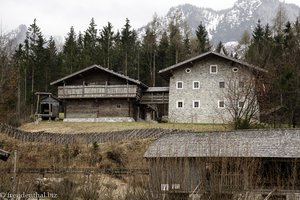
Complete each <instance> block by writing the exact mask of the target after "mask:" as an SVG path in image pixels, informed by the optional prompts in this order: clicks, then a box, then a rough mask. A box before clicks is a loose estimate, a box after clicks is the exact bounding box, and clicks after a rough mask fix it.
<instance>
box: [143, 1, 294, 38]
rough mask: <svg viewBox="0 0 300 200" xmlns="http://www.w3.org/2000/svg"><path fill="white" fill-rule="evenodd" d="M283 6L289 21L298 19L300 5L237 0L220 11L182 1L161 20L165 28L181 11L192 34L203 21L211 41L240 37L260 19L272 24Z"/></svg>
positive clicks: (264, 22)
mask: <svg viewBox="0 0 300 200" xmlns="http://www.w3.org/2000/svg"><path fill="white" fill-rule="evenodd" d="M280 7H281V8H282V9H284V10H285V13H286V15H287V19H288V20H290V21H295V20H296V18H297V17H299V16H300V8H299V7H298V6H296V5H294V4H286V3H283V2H281V1H279V0H237V1H236V2H235V3H234V5H233V7H232V8H229V9H224V10H220V11H216V10H213V9H210V8H200V7H197V6H193V5H191V4H183V5H179V6H176V7H172V8H171V9H170V10H169V12H168V13H167V14H166V16H163V17H161V18H160V20H161V24H162V28H165V27H167V24H168V22H169V21H170V19H171V18H172V17H173V16H174V15H175V13H176V12H177V13H180V15H181V16H182V19H183V20H185V21H186V23H187V24H188V26H189V28H190V30H191V33H192V34H195V30H196V29H197V27H198V25H199V24H200V23H202V24H204V25H205V26H206V29H207V31H208V33H209V36H210V39H211V41H212V43H213V44H217V43H218V42H219V41H222V42H230V41H239V40H240V38H241V36H242V34H243V32H244V31H248V32H249V33H251V32H252V31H253V29H254V27H255V25H256V23H257V21H258V20H260V21H261V22H262V24H267V23H269V24H270V25H272V24H273V21H274V18H275V16H276V14H277V12H278V10H279V8H280ZM142 29H143V28H141V29H140V30H142Z"/></svg>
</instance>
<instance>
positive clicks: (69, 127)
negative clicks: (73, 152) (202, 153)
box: [20, 121, 231, 133]
mask: <svg viewBox="0 0 300 200" xmlns="http://www.w3.org/2000/svg"><path fill="white" fill-rule="evenodd" d="M20 128H21V129H22V130H25V131H32V132H37V131H46V132H52V133H90V132H108V131H120V130H128V129H142V128H163V129H180V130H193V131H196V132H200V131H201V132H202V131H222V130H229V129H231V128H230V126H228V125H223V124H178V123H154V122H128V123H125V122H122V123H121V122H120V123H118V122H116V123H92V122H80V123H76V122H62V121H51V122H48V121H42V122H40V123H38V124H36V123H27V124H24V125H22V126H21V127H20Z"/></svg>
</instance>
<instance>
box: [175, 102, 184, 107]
mask: <svg viewBox="0 0 300 200" xmlns="http://www.w3.org/2000/svg"><path fill="white" fill-rule="evenodd" d="M183 106H184V105H183V101H182V100H180V101H177V102H176V108H183Z"/></svg>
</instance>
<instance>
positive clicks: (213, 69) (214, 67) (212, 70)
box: [210, 65, 218, 74]
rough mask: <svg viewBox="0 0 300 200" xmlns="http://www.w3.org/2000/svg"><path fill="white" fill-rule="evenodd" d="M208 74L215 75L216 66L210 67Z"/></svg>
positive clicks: (216, 71)
mask: <svg viewBox="0 0 300 200" xmlns="http://www.w3.org/2000/svg"><path fill="white" fill-rule="evenodd" d="M210 73H211V74H217V73H218V66H217V65H211V66H210Z"/></svg>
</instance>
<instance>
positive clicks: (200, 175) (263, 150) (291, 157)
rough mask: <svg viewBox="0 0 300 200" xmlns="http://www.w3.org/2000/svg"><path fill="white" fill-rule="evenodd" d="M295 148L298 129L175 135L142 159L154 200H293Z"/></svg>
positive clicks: (299, 183) (296, 194)
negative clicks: (145, 161)
mask: <svg viewBox="0 0 300 200" xmlns="http://www.w3.org/2000/svg"><path fill="white" fill-rule="evenodd" d="M299 144H300V130H297V129H296V130H295V129H293V130H251V131H234V132H209V133H208V132H207V133H181V134H180V133H178V134H169V135H165V136H163V137H161V138H159V139H158V140H156V141H155V142H154V143H152V144H151V145H150V147H149V148H148V150H147V151H146V153H145V155H144V156H145V158H146V159H147V161H148V163H149V169H150V182H151V187H150V188H152V192H153V195H154V198H155V199H168V200H170V199H177V200H185V199H186V200H187V199H198V200H200V199H201V200H202V199H203V200H206V199H212V200H217V199H225V200H226V199H243V200H248V199H255V200H264V199H272V200H296V199H300V159H299V158H300V146H299ZM266 197H268V198H266Z"/></svg>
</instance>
